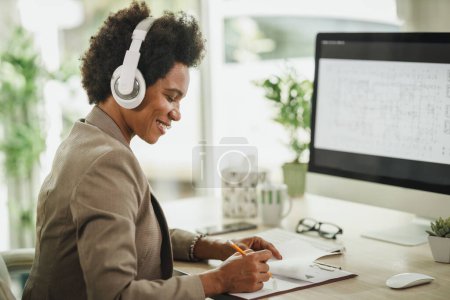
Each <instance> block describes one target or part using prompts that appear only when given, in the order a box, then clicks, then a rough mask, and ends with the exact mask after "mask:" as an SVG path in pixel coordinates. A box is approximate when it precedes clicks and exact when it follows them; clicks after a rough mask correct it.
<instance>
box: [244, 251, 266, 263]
mask: <svg viewBox="0 0 450 300" xmlns="http://www.w3.org/2000/svg"><path fill="white" fill-rule="evenodd" d="M248 255H249V256H250V255H251V256H252V257H254V259H257V260H258V261H262V262H266V261H267V260H269V259H271V258H272V252H271V251H269V250H260V251H256V252H252V253H249V254H248Z"/></svg>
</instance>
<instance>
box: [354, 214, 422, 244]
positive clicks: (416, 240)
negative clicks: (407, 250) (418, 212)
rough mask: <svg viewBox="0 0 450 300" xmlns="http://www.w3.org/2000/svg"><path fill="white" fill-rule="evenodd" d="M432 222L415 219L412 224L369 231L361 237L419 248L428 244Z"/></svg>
mask: <svg viewBox="0 0 450 300" xmlns="http://www.w3.org/2000/svg"><path fill="white" fill-rule="evenodd" d="M430 222H431V220H427V219H420V218H417V219H414V220H413V221H412V222H411V223H409V224H406V225H402V226H397V227H392V228H388V229H383V230H376V231H369V232H365V233H363V234H362V235H361V236H362V237H365V238H369V239H375V240H379V241H384V242H389V243H394V244H398V245H402V246H417V245H421V244H425V243H427V242H428V233H427V232H426V231H425V230H430Z"/></svg>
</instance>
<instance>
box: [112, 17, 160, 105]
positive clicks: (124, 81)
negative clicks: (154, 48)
mask: <svg viewBox="0 0 450 300" xmlns="http://www.w3.org/2000/svg"><path fill="white" fill-rule="evenodd" d="M153 21H154V19H153V18H151V17H148V18H145V19H144V20H142V21H141V22H139V24H138V25H137V26H136V28H135V29H134V31H133V35H132V41H131V45H130V49H128V50H127V52H126V53H125V57H124V59H123V64H122V65H121V66H119V67H118V68H117V69H116V70H115V71H114V73H113V76H112V78H111V92H112V95H113V98H114V99H115V100H116V102H117V103H118V104H119V105H120V106H122V107H124V108H127V109H133V108H136V107H138V106H139V104H141V102H142V100H143V99H144V96H145V90H146V84H145V80H144V76H142V73H141V71H139V69H138V68H137V66H138V63H139V57H140V56H141V53H140V52H139V49H140V48H141V44H142V41H143V40H145V36H146V35H147V32H148V31H149V30H150V27H152V24H153ZM119 79H120V80H119Z"/></svg>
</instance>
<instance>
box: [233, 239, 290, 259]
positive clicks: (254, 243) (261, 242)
mask: <svg viewBox="0 0 450 300" xmlns="http://www.w3.org/2000/svg"><path fill="white" fill-rule="evenodd" d="M232 241H233V242H234V243H235V244H236V245H238V246H239V247H240V248H241V249H242V250H247V249H251V250H253V251H259V250H264V249H267V250H269V251H270V252H272V255H273V256H274V257H275V258H277V259H282V258H283V257H282V256H281V254H280V252H279V251H278V249H277V248H275V246H274V245H273V244H272V243H269V242H268V241H266V240H265V239H263V238H261V237H259V236H252V237H247V238H242V239H235V240H232ZM233 252H234V250H232V251H231V254H232V253H233ZM231 254H230V255H231Z"/></svg>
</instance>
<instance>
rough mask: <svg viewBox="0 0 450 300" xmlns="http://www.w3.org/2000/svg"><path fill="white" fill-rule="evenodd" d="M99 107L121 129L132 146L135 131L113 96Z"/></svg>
mask: <svg viewBox="0 0 450 300" xmlns="http://www.w3.org/2000/svg"><path fill="white" fill-rule="evenodd" d="M98 107H99V108H100V109H101V110H103V111H104V112H105V113H106V114H107V115H108V116H109V117H110V118H111V119H113V121H114V122H115V123H116V125H117V126H118V127H119V129H120V132H122V134H123V136H124V137H125V140H126V141H127V142H128V144H130V141H131V139H132V138H133V136H134V133H133V131H132V130H131V128H130V127H129V126H128V124H127V122H126V121H125V117H124V115H123V113H122V110H121V109H120V107H119V105H118V104H117V103H116V101H114V99H113V98H112V96H109V97H108V98H107V99H106V100H105V101H103V102H101V103H99V104H98Z"/></svg>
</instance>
